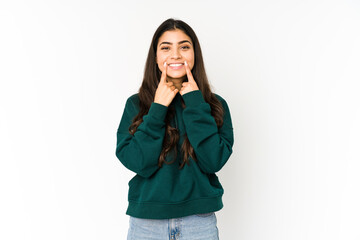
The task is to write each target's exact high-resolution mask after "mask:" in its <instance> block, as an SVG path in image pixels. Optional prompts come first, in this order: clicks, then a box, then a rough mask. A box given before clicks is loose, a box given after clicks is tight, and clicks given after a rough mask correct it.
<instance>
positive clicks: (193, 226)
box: [127, 212, 219, 240]
mask: <svg viewBox="0 0 360 240" xmlns="http://www.w3.org/2000/svg"><path fill="white" fill-rule="evenodd" d="M216 223H217V219H216V215H215V213H214V212H211V213H205V214H196V215H191V216H186V217H181V218H171V219H142V218H135V217H132V216H130V221H129V231H128V235H127V240H178V239H181V240H219V233H218V228H217V226H216Z"/></svg>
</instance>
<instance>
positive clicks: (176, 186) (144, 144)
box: [116, 90, 234, 219]
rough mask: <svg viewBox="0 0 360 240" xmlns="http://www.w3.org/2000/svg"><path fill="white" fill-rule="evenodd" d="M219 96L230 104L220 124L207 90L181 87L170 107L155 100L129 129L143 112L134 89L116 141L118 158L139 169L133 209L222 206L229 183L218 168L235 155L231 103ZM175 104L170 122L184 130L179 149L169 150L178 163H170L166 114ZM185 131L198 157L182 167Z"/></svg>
mask: <svg viewBox="0 0 360 240" xmlns="http://www.w3.org/2000/svg"><path fill="white" fill-rule="evenodd" d="M215 96H216V98H217V99H218V100H219V101H220V102H221V104H222V106H223V109H224V115H223V120H224V121H223V125H222V126H221V127H220V128H218V127H217V125H216V122H215V119H214V117H213V116H212V115H211V108H210V105H209V104H208V103H207V102H205V100H204V98H203V95H202V92H201V91H200V90H195V91H191V92H188V93H186V94H184V95H180V93H177V94H176V96H175V97H174V99H173V101H172V102H171V104H170V105H169V106H168V107H167V106H164V105H162V104H159V103H155V102H152V103H151V106H150V108H149V111H148V113H147V114H146V115H144V116H143V122H142V123H141V124H140V125H139V126H138V128H137V130H136V132H135V133H134V135H132V134H130V133H129V126H130V125H131V123H132V120H133V118H134V117H135V116H136V115H137V114H138V112H139V109H140V107H139V97H138V94H134V95H132V96H130V97H129V98H128V99H127V101H126V105H125V109H124V112H123V115H122V118H121V121H120V124H119V127H118V130H117V145H116V156H117V158H118V159H119V160H120V162H121V163H122V164H123V165H124V166H125V167H126V168H127V169H129V170H131V171H133V172H134V173H136V175H135V176H134V177H133V178H132V179H131V180H130V181H129V184H128V185H129V192H128V201H129V205H128V208H127V211H126V214H127V215H130V216H133V217H137V218H146V219H169V218H180V217H184V216H189V215H193V214H201V213H208V212H215V211H218V210H220V209H222V207H223V202H222V195H223V193H224V189H223V187H222V185H221V184H220V182H219V179H218V177H217V176H216V174H215V173H216V172H218V171H219V170H220V169H221V168H222V167H223V166H224V164H225V163H226V162H227V160H228V159H229V157H230V155H231V153H232V146H233V143H234V137H233V127H232V122H231V117H230V111H229V108H228V105H227V103H226V101H225V100H224V99H223V98H222V97H220V96H219V95H217V94H215ZM181 99H183V101H184V103H185V108H183V107H182V104H181ZM170 107H174V108H175V116H174V117H173V119H172V120H171V121H170V125H171V126H172V127H175V128H177V129H178V131H179V141H178V143H177V146H176V147H177V155H176V156H175V157H174V154H172V152H170V153H168V154H167V156H166V158H165V160H166V161H167V162H171V161H173V163H171V164H165V163H164V164H163V165H162V167H159V166H158V161H159V156H160V153H161V151H162V148H163V140H164V137H165V130H166V124H165V117H166V114H167V112H168V108H170ZM185 135H187V137H188V139H189V142H190V144H191V146H192V147H193V148H194V152H195V155H196V159H197V161H195V160H194V159H192V158H191V157H189V164H185V165H184V167H183V168H182V169H179V166H180V164H181V163H182V153H181V145H182V143H183V141H184V137H185Z"/></svg>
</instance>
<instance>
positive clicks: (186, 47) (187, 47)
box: [182, 46, 190, 49]
mask: <svg viewBox="0 0 360 240" xmlns="http://www.w3.org/2000/svg"><path fill="white" fill-rule="evenodd" d="M182 48H185V49H190V47H189V46H182Z"/></svg>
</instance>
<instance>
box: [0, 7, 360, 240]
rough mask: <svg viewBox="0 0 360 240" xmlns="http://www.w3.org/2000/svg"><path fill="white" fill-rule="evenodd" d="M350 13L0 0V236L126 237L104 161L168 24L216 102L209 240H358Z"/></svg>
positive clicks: (119, 192)
mask: <svg viewBox="0 0 360 240" xmlns="http://www.w3.org/2000/svg"><path fill="white" fill-rule="evenodd" d="M359 13H360V4H359V1H356V0H353V1H350V0H328V1H325V0H324V1H320V0H311V1H310V0H307V1H304V0H298V1H285V0H283V1H281V0H274V1H265V0H255V1H250V0H249V1H229V0H227V1H226V0H223V1H131V2H130V1H104V0H102V1H100V0H93V1H85V0H71V1H70V0H66V1H64V0H62V1H60V0H59V1H45V0H44V1H40V0H34V1H10V0H8V1H1V3H0V34H1V37H0V80H1V85H0V114H1V117H0V148H1V151H0V159H1V162H0V164H1V165H0V194H1V197H0V239H4V240H13V239H31V240H48V239H52V240H64V239H66V240H78V239H87V240H93V239H99V240H100V239H101V240H103V239H106V240H111V239H113V240H118V239H126V234H127V229H128V216H127V215H125V211H126V208H127V191H128V185H127V183H128V181H129V180H130V179H131V177H132V176H134V173H133V172H131V171H129V170H127V169H126V168H125V167H124V166H123V165H122V164H121V163H120V161H119V160H118V159H117V158H116V156H115V147H116V130H117V127H118V124H119V121H120V118H121V115H122V112H123V108H124V106H125V101H126V99H127V98H128V97H129V96H130V95H132V94H133V93H135V92H137V90H138V88H139V87H140V83H141V81H142V76H143V70H144V66H145V59H146V55H147V52H148V49H149V46H150V42H151V38H152V35H153V33H154V31H155V30H156V28H157V27H158V26H159V25H160V24H161V23H162V22H163V21H164V20H166V19H167V18H169V17H174V18H178V19H181V20H183V21H185V22H187V23H188V24H189V25H190V26H191V27H192V28H193V29H194V30H195V32H196V33H197V36H198V38H199V40H200V44H201V46H202V50H203V55H204V60H205V66H206V70H207V73H208V76H209V80H210V82H211V84H212V86H213V91H214V92H216V93H218V94H219V95H221V96H222V97H223V98H225V99H226V101H227V102H228V104H229V107H230V111H231V114H232V118H233V125H234V134H235V144H234V147H233V151H234V152H233V155H232V156H231V158H230V159H229V161H228V163H227V164H226V165H225V166H224V168H223V169H222V170H221V171H220V172H219V173H218V176H219V178H220V181H221V183H222V185H223V187H224V189H225V194H224V197H223V201H224V208H223V209H222V210H221V211H219V212H217V218H218V228H219V230H220V238H221V239H222V240H230V239H231V240H233V239H239V240H240V239H241V240H242V239H246V240H264V239H266V240H320V239H321V240H322V239H326V240H335V239H339V240H340V239H341V240H343V239H346V240H359V239H360V228H359V226H360V204H359V203H360V186H359V185H360V184H359V183H360V174H359V172H360V162H359V161H360V152H359V146H360V127H359V123H360V107H359V106H360V105H359V103H360V96H359V95H360V94H359V90H360V88H359V80H360V71H359V66H360V57H359V56H360V44H359V43H360V27H359V26H360V24H359V23H360V14H359Z"/></svg>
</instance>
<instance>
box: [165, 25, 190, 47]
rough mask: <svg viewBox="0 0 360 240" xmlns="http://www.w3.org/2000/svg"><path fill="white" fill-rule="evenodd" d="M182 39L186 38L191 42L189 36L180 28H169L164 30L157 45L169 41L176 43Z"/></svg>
mask: <svg viewBox="0 0 360 240" xmlns="http://www.w3.org/2000/svg"><path fill="white" fill-rule="evenodd" d="M183 40H188V41H190V42H191V43H192V41H191V38H190V37H189V36H188V35H186V34H185V33H184V32H183V31H182V30H180V29H176V30H169V31H166V32H164V33H163V34H162V35H161V36H160V38H159V40H158V45H159V44H160V43H162V42H171V43H178V42H180V41H183Z"/></svg>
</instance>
